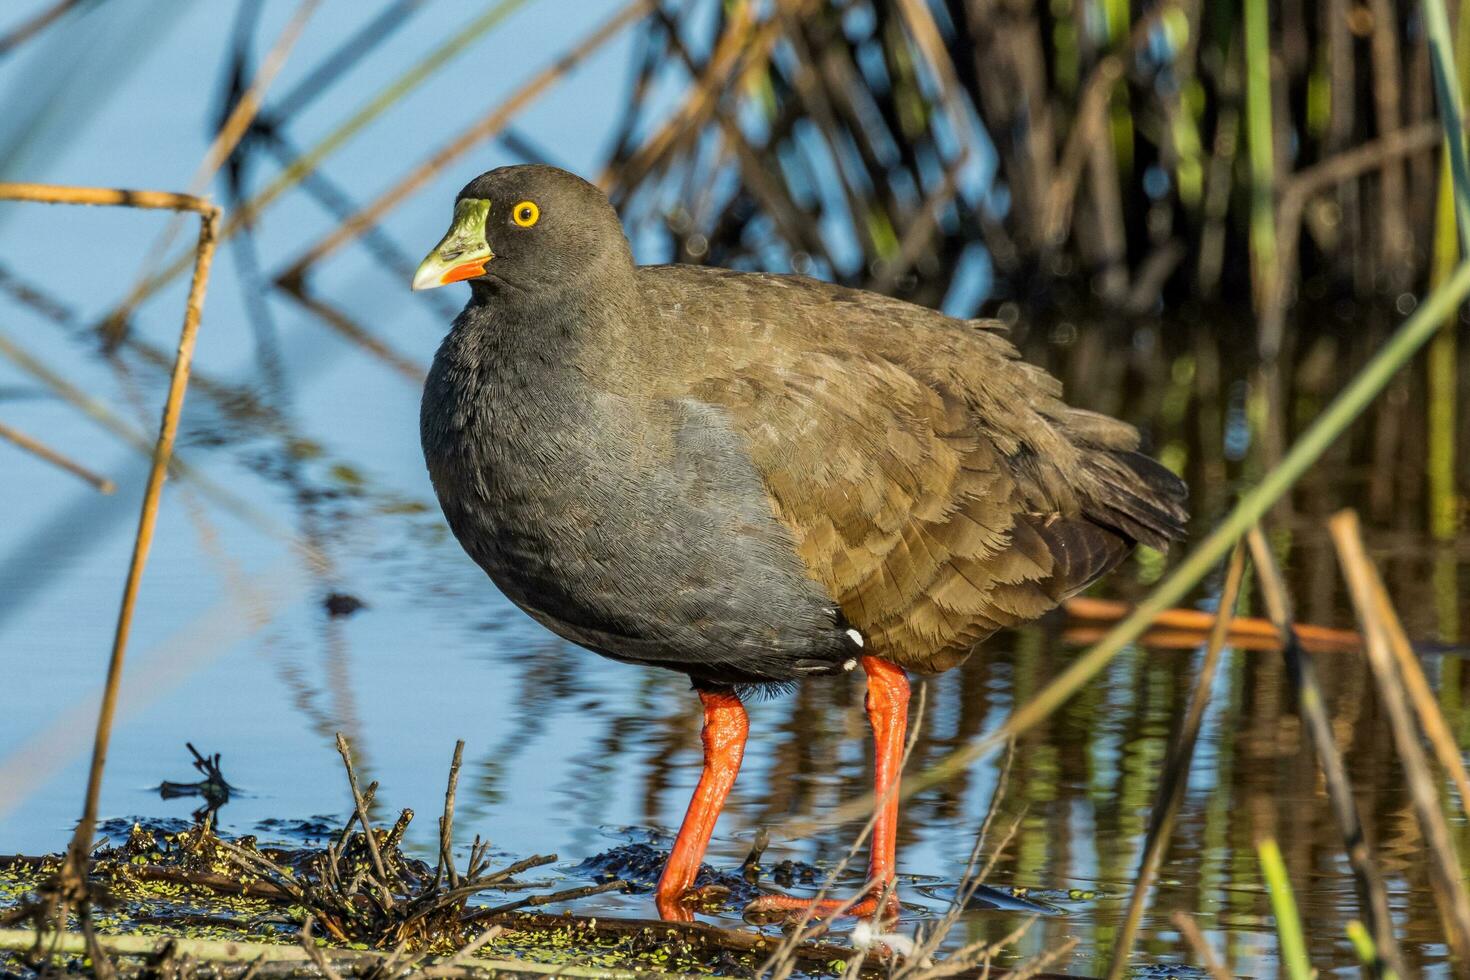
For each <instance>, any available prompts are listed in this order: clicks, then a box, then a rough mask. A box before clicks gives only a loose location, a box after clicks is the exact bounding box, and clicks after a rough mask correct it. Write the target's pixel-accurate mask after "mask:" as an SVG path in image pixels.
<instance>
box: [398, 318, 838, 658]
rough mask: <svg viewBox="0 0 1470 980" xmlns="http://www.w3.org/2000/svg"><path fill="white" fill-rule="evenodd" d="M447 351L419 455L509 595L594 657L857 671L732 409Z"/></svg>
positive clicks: (436, 375) (452, 348) (535, 364)
mask: <svg viewBox="0 0 1470 980" xmlns="http://www.w3.org/2000/svg"><path fill="white" fill-rule="evenodd" d="M453 339H454V338H453V337H452V336H451V340H450V341H446V344H445V346H444V347H443V348H441V350H440V353H439V356H438V357H437V358H436V359H435V363H434V367H433V369H432V371H431V372H430V377H429V380H428V383H427V385H426V387H425V391H424V402H423V410H422V416H421V421H422V435H423V444H424V455H425V459H426V461H427V463H428V467H429V472H430V475H431V477H432V479H433V482H434V487H435V490H436V492H437V493H438V496H439V499H440V503H441V505H442V506H443V509H444V513H445V516H446V518H447V519H448V521H449V524H450V527H451V528H452V530H453V531H454V533H455V535H456V537H457V538H458V539H459V541H460V543H461V544H462V545H463V546H464V548H465V550H466V551H468V552H469V554H470V555H471V557H473V558H474V559H475V560H476V561H477V562H478V563H479V564H480V565H481V567H483V568H484V569H485V571H486V572H487V573H489V575H490V577H491V578H492V579H494V581H495V582H496V584H497V585H498V586H500V588H501V589H502V591H504V592H505V593H506V594H507V596H508V597H509V598H511V599H512V600H513V601H514V602H516V603H517V604H518V605H520V606H522V608H524V609H526V610H527V611H529V612H531V613H532V615H534V616H536V618H537V619H539V620H541V621H542V622H543V623H544V624H545V625H547V626H549V627H551V628H552V629H554V630H556V631H557V632H560V633H562V634H563V635H564V636H568V637H569V638H571V639H573V640H576V641H577V642H580V643H582V644H584V645H586V646H589V647H592V648H593V649H596V650H599V652H603V653H608V654H610V655H613V656H618V657H622V658H624V659H630V660H640V661H645V662H651V663H658V664H661V665H663V666H671V667H676V668H678V669H689V668H688V667H687V665H686V661H690V662H692V661H697V660H698V659H699V658H703V657H709V656H714V657H716V658H721V659H723V658H727V657H728V658H738V657H742V656H743V657H745V658H747V660H749V658H751V657H756V658H757V661H756V662H766V661H769V660H771V659H772V658H776V659H778V660H780V661H782V663H783V664H784V665H785V666H784V667H783V669H781V670H775V669H774V668H773V670H772V673H773V674H780V675H782V678H783V679H784V678H786V677H789V676H795V675H798V674H799V673H801V672H802V671H812V670H818V669H828V668H830V667H831V666H832V664H833V663H835V662H840V661H841V660H842V659H844V658H845V656H846V655H847V653H848V651H846V650H845V649H844V646H843V640H842V637H843V634H842V631H841V630H840V629H838V626H837V622H836V615H837V614H836V610H835V606H834V604H833V603H832V601H831V599H830V597H828V596H827V594H826V593H825V591H824V590H823V589H822V588H821V587H820V586H819V585H818V584H817V583H816V582H814V581H813V580H812V579H811V578H810V576H809V575H807V573H806V571H805V568H804V566H803V565H802V564H801V562H800V559H799V558H798V557H797V555H796V549H795V545H794V542H793V541H792V539H791V537H790V535H789V532H788V531H787V530H786V528H785V527H784V526H783V525H781V524H780V523H779V522H778V521H777V520H776V519H775V517H774V515H773V513H772V510H771V506H770V504H769V502H768V498H767V496H766V493H765V490H764V487H763V484H762V482H761V480H760V479H759V477H758V475H757V474H756V472H755V471H754V469H753V466H752V464H751V462H750V460H749V458H748V456H747V455H746V453H745V451H744V447H743V445H742V444H741V441H740V439H739V437H738V436H737V435H736V434H735V433H734V432H733V430H732V429H731V427H730V426H729V425H728V420H727V419H725V418H724V415H723V412H722V410H720V409H718V408H716V407H712V406H708V405H704V404H702V403H699V402H697V401H694V400H685V399H655V398H640V397H637V396H636V395H632V394H628V393H626V392H622V393H615V392H612V391H609V390H607V389H605V388H601V387H598V386H596V385H593V384H588V383H587V382H586V381H585V379H584V378H583V376H582V375H581V374H580V373H579V372H576V371H572V370H570V369H565V368H561V367H558V366H557V365H555V364H554V363H552V362H550V361H547V360H541V361H537V359H535V358H532V359H530V360H529V361H528V360H526V359H523V358H495V357H489V358H484V357H476V356H466V353H467V352H466V351H464V350H463V349H461V348H459V347H457V346H456V345H455V344H454V343H452V341H453ZM469 353H474V352H469ZM754 664H755V662H753V665H754ZM798 664H801V665H805V666H798Z"/></svg>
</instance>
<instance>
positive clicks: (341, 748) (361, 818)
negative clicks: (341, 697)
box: [337, 732, 393, 909]
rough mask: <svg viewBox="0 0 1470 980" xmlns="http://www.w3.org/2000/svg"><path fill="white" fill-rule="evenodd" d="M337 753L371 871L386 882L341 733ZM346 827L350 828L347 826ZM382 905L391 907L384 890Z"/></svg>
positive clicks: (370, 824) (389, 895) (379, 855)
mask: <svg viewBox="0 0 1470 980" xmlns="http://www.w3.org/2000/svg"><path fill="white" fill-rule="evenodd" d="M337 751H338V752H339V753H341V755H342V764H343V765H344V766H346V767H347V785H348V786H349V787H350V788H351V789H352V803H353V805H354V806H356V807H357V820H358V822H359V823H361V824H362V835H363V837H364V838H366V840H367V846H368V853H369V854H370V855H372V859H373V870H375V871H376V872H377V873H378V878H379V879H380V880H381V881H385V882H386V881H388V880H390V879H389V878H388V871H387V869H386V868H384V867H383V855H382V853H381V852H380V851H379V850H378V837H377V835H376V834H374V833H373V825H372V822H371V821H370V820H368V812H367V804H366V803H364V802H363V801H362V793H361V792H360V791H359V790H358V788H357V772H356V770H354V769H353V768H352V751H351V750H350V749H349V748H348V747H347V739H345V738H343V737H342V733H341V732H338V733H337ZM348 826H351V824H349V825H348ZM383 896H384V903H385V904H386V905H387V906H388V908H390V909H391V908H392V907H393V894H392V893H391V892H389V891H387V890H386V889H385V890H384V892H383Z"/></svg>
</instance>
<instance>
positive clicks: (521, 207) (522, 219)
mask: <svg viewBox="0 0 1470 980" xmlns="http://www.w3.org/2000/svg"><path fill="white" fill-rule="evenodd" d="M510 217H511V220H512V221H514V222H515V223H516V224H518V225H520V226H521V227H522V228H529V227H531V226H532V225H534V224H535V223H536V222H537V221H539V220H541V209H540V208H538V207H537V206H536V202H535V201H522V202H521V203H520V204H517V205H516V206H515V208H514V209H513V210H512V211H511V212H510Z"/></svg>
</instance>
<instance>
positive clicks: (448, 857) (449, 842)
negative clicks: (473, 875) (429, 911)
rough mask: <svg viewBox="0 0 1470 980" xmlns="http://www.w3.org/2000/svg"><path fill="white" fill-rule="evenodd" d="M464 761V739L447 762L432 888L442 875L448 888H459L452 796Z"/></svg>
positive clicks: (437, 883) (459, 742)
mask: <svg viewBox="0 0 1470 980" xmlns="http://www.w3.org/2000/svg"><path fill="white" fill-rule="evenodd" d="M463 760H464V739H459V740H458V741H456V742H455V743H454V758H452V759H450V760H449V785H448V786H446V787H445V789H444V815H443V816H442V817H440V818H439V866H438V867H437V868H435V869H434V888H435V889H437V888H438V887H439V882H440V880H441V879H442V878H443V876H444V874H445V873H446V872H448V874H449V887H450V888H458V887H459V872H458V871H456V870H455V868H454V794H455V791H456V789H457V788H458V786H459V766H460V763H461V762H462V761H463Z"/></svg>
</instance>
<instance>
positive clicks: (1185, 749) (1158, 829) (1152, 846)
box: [1107, 541, 1246, 980]
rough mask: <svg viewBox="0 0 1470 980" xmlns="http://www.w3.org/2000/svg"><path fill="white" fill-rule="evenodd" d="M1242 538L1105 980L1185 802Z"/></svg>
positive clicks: (1134, 924) (1123, 955) (1236, 581)
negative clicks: (1190, 770)
mask: <svg viewBox="0 0 1470 980" xmlns="http://www.w3.org/2000/svg"><path fill="white" fill-rule="evenodd" d="M1245 553H1246V546H1245V542H1243V541H1241V542H1237V543H1236V545H1235V550H1234V551H1232V552H1231V553H1230V564H1229V567H1228V570H1227V571H1226V572H1225V586H1224V588H1223V589H1222V590H1221V593H1220V604H1219V611H1218V613H1217V614H1216V616H1215V625H1214V628H1213V629H1212V630H1211V631H1210V641H1209V643H1208V645H1207V646H1206V647H1205V658H1204V662H1203V663H1201V664H1200V671H1199V678H1198V679H1197V680H1196V681H1195V685H1194V690H1193V692H1192V693H1191V694H1190V698H1189V708H1188V710H1187V711H1186V712H1185V715H1184V723H1183V725H1182V726H1181V727H1180V730H1179V739H1178V741H1176V742H1175V743H1174V746H1173V748H1172V749H1171V750H1170V752H1169V757H1168V759H1167V761H1166V762H1165V765H1164V774H1163V776H1162V778H1161V779H1160V780H1159V791H1158V798H1157V799H1156V800H1155V801H1154V808H1153V812H1152V813H1151V814H1150V816H1149V823H1148V833H1147V834H1146V835H1145V837H1144V845H1143V856H1142V857H1141V858H1140V859H1139V862H1138V876H1137V877H1136V878H1135V879H1134V882H1133V891H1132V894H1130V895H1129V896H1128V910H1127V912H1126V913H1125V914H1124V916H1123V922H1122V924H1121V926H1120V927H1119V930H1118V936H1117V938H1116V939H1115V940H1114V941H1113V955H1112V959H1111V961H1110V963H1109V965H1108V973H1107V977H1108V980H1119V978H1120V977H1122V976H1123V973H1124V971H1125V970H1127V968H1128V958H1129V956H1130V955H1132V953H1133V943H1134V939H1135V938H1136V937H1137V935H1138V926H1139V923H1140V922H1141V921H1142V920H1143V913H1144V911H1145V910H1146V909H1147V908H1148V898H1149V892H1150V891H1151V890H1152V889H1153V885H1154V881H1155V880H1156V879H1157V878H1158V874H1159V864H1160V863H1161V862H1162V861H1163V858H1164V850H1165V849H1166V848H1167V847H1168V846H1169V838H1170V836H1171V835H1172V834H1173V831H1174V818H1175V816H1176V815H1177V814H1178V813H1179V805H1180V804H1181V803H1182V802H1183V801H1184V790H1185V787H1186V786H1188V784H1189V769H1190V765H1191V764H1192V763H1193V761H1194V747H1195V743H1196V742H1197V741H1198V740H1199V730H1200V725H1201V724H1202V723H1203V722H1204V718H1205V706H1206V705H1207V704H1208V703H1209V700H1210V691H1211V690H1213V687H1214V683H1215V671H1216V670H1217V669H1218V667H1219V665H1220V652H1221V650H1222V649H1224V646H1225V640H1226V637H1227V636H1228V635H1229V633H1230V620H1231V618H1232V617H1233V616H1234V615H1235V606H1236V603H1237V602H1238V601H1239V600H1240V584H1241V580H1242V579H1244V577H1245Z"/></svg>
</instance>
